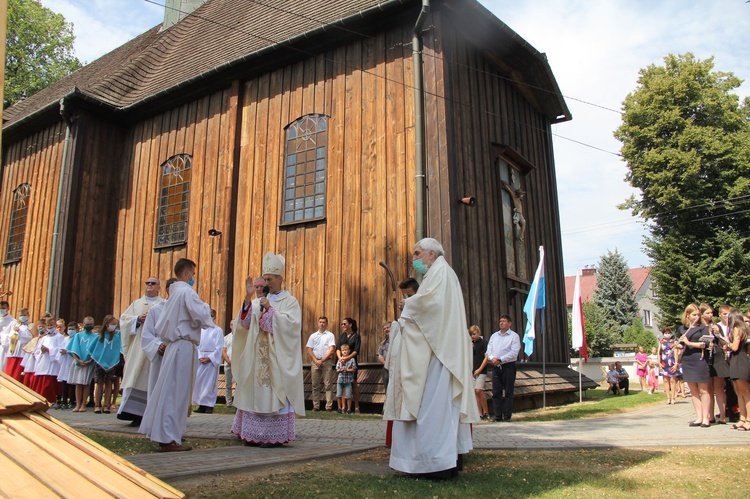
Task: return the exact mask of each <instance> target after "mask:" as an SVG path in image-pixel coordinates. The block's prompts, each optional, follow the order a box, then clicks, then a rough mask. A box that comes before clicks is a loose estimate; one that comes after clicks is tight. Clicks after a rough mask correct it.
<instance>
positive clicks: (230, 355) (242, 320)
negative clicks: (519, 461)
mask: <svg viewBox="0 0 750 499" xmlns="http://www.w3.org/2000/svg"><path fill="white" fill-rule="evenodd" d="M412 266H413V267H414V270H415V271H416V272H417V273H418V274H420V275H422V276H423V280H422V281H421V283H418V282H417V281H416V280H415V279H406V280H405V281H403V282H401V284H400V285H399V288H400V290H401V292H402V294H403V299H402V300H401V302H400V306H399V308H400V310H401V315H400V317H399V318H398V319H397V320H396V321H394V322H391V323H385V324H383V326H382V327H383V333H384V339H383V342H382V343H381V344H380V345H379V347H378V352H377V358H378V360H379V361H380V362H381V363H382V364H383V367H384V371H383V372H384V380H385V382H386V385H387V391H386V402H385V406H384V418H385V419H386V420H387V421H388V428H389V432H388V436H387V439H388V441H389V442H392V443H393V445H392V449H391V450H392V453H391V460H390V464H391V467H392V468H394V469H396V470H398V471H402V472H404V473H407V474H420V475H422V474H435V476H455V475H456V474H457V473H458V471H459V470H460V469H461V467H462V459H461V456H462V455H463V454H465V453H467V452H469V451H470V450H471V449H472V448H473V444H472V436H471V429H470V426H469V425H470V423H476V422H478V421H480V413H481V418H482V419H488V418H489V416H488V408H487V401H486V399H484V397H479V394H480V392H481V391H482V390H483V384H484V380H485V378H486V374H485V373H484V371H485V370H486V369H487V368H491V369H492V379H493V394H494V396H493V408H494V413H495V414H496V420H498V421H510V419H511V415H512V399H513V385H514V381H515V361H516V358H517V356H518V352H519V349H520V340H519V337H518V335H517V334H516V333H515V332H513V331H511V330H510V327H511V319H510V317H508V316H505V315H504V316H502V317H501V318H500V322H499V324H500V330H499V331H497V332H496V333H495V334H494V335H492V337H491V338H490V341H489V342H488V343H487V344H486V345H485V344H484V343H483V340H482V342H481V343H479V344H481V345H482V346H481V347H480V349H479V350H480V353H481V355H479V356H477V343H476V342H477V338H479V339H481V334H479V335H478V336H477V335H476V334H475V333H472V337H471V338H470V337H469V336H467V335H466V334H456V331H461V330H463V331H466V330H467V329H468V328H467V323H466V316H465V308H464V304H463V294H462V292H461V287H460V284H459V282H458V278H457V276H456V274H455V272H454V271H453V270H452V269H451V267H450V266H449V265H448V263H447V262H446V261H445V258H444V250H443V248H442V246H441V245H440V243H439V242H438V241H436V240H434V239H431V238H425V239H423V240H421V241H419V242H418V243H417V245H415V247H414V251H413V254H412ZM285 267H286V262H285V261H284V258H283V257H282V256H281V255H276V254H273V253H272V252H268V253H266V254H265V255H264V257H263V262H262V272H261V275H262V277H260V278H258V279H253V278H252V277H248V278H247V279H246V281H245V291H246V293H245V297H244V300H243V301H242V303H241V304H238V305H239V306H238V308H239V311H238V313H237V315H236V316H235V318H234V320H233V321H232V322H231V330H230V331H229V332H228V334H227V335H226V336H225V335H224V334H223V332H222V330H221V329H220V328H219V327H218V326H216V324H215V323H214V318H215V316H216V312H215V311H213V310H211V309H210V307H209V305H208V304H206V303H204V302H203V301H202V300H201V299H200V297H199V296H198V294H197V293H196V291H195V290H194V289H193V284H194V282H195V276H196V273H197V265H196V263H195V262H192V261H191V260H188V259H185V258H181V259H179V260H178V261H177V262H176V263H175V266H174V269H173V274H174V275H173V277H172V278H170V280H169V281H167V283H166V294H167V297H166V298H163V297H162V296H160V291H161V283H160V281H159V279H157V278H156V277H154V276H150V277H148V278H147V279H146V281H145V291H144V294H143V296H141V297H140V298H138V299H136V300H135V301H134V302H133V303H132V304H131V305H130V306H129V307H128V308H127V309H126V310H125V311H124V312H123V313H122V314H121V315H120V317H119V318H118V317H115V316H114V315H107V316H106V317H104V319H103V320H102V321H101V322H100V323H99V324H97V323H96V321H95V319H94V318H93V317H85V318H84V319H83V320H82V321H81V322H80V323H78V322H71V323H66V322H65V321H64V320H63V319H60V318H54V317H52V316H50V315H49V314H47V315H45V316H43V317H42V318H41V319H40V321H39V322H38V323H37V324H36V325H33V324H31V323H30V318H29V311H28V310H27V309H25V308H22V309H20V310H19V311H18V317H17V318H14V317H13V316H12V315H11V314H10V311H9V308H10V307H9V304H8V303H7V302H0V334H1V335H2V336H1V337H0V345H1V346H2V347H3V348H2V349H0V353H2V363H3V365H2V367H3V369H4V370H5V372H6V373H8V374H9V375H11V376H12V377H14V378H15V379H17V380H19V381H21V382H22V383H24V384H26V385H27V386H29V387H30V388H32V389H34V390H36V391H37V392H38V393H39V394H41V395H42V396H44V397H45V398H46V399H47V400H48V401H49V402H50V404H52V407H54V408H59V409H70V410H72V411H73V412H85V411H87V406H88V404H87V401H89V400H90V399H91V398H93V408H94V412H95V413H97V414H111V413H112V412H113V411H117V417H118V418H119V419H122V420H126V421H130V424H131V425H132V426H137V427H138V428H139V429H138V431H139V432H140V433H142V434H145V435H146V436H147V437H148V438H149V439H150V440H152V441H153V442H155V443H156V444H158V448H157V450H159V451H161V452H172V451H185V450H190V447H189V446H186V445H183V442H182V436H183V434H184V432H185V430H186V418H187V417H188V416H189V414H190V412H191V411H192V409H193V407H194V406H197V409H196V412H202V413H211V412H212V411H213V408H214V406H215V403H216V399H217V396H218V387H217V377H218V374H219V366H220V364H223V365H224V369H225V375H226V392H225V398H226V404H227V405H228V406H234V407H235V408H236V412H235V416H234V421H233V424H232V426H231V428H230V429H229V431H231V433H233V434H235V435H236V436H237V437H239V438H240V439H241V440H242V441H243V442H244V443H245V444H246V445H248V446H258V447H262V448H267V447H276V446H280V445H284V444H286V443H288V442H291V441H293V440H295V438H296V433H295V418H296V416H301V415H304V414H305V403H304V390H303V382H302V354H301V352H303V349H302V341H301V340H302V331H301V327H302V326H301V321H302V314H301V309H300V306H299V303H298V301H297V300H296V298H294V297H293V296H292V295H291V294H290V293H289V292H288V291H287V290H286V289H285V286H284V274H285ZM340 327H341V333H340V335H339V337H338V339H336V338H335V336H334V335H333V333H331V332H330V331H329V330H328V319H327V318H326V317H324V316H321V317H320V318H319V319H318V329H317V331H315V332H314V333H313V334H312V335H311V336H310V338H309V340H308V342H307V344H306V346H305V350H304V351H305V354H306V356H307V357H308V358H309V360H310V362H311V374H312V376H311V378H312V385H313V393H312V408H313V411H320V410H325V411H333V410H334V404H333V401H334V387H335V398H336V401H337V403H336V407H335V409H336V410H338V411H339V412H341V413H346V414H353V413H359V410H360V408H359V386H358V383H357V370H358V365H357V359H358V356H359V354H360V353H361V348H362V341H361V337H360V334H359V332H358V326H357V321H356V320H355V319H353V318H351V317H346V318H344V319H343V320H342V321H341V324H340ZM476 330H477V331H478V328H476ZM472 340H473V341H474V342H475V344H474V358H475V359H481V360H480V364H481V365H480V366H474V369H472ZM490 366H491V367H490ZM233 385H234V386H235V389H234V390H233V388H232V387H233ZM480 385H481V386H480ZM92 387H93V390H92ZM120 391H122V399H121V401H120V404H119V405H118V404H117V397H118V394H119V393H120ZM324 400H325V402H323V401H324ZM436 435H439V438H435V437H436Z"/></svg>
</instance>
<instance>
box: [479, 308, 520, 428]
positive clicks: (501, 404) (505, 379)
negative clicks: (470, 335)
mask: <svg viewBox="0 0 750 499" xmlns="http://www.w3.org/2000/svg"><path fill="white" fill-rule="evenodd" d="M512 325H513V321H511V319H510V316H509V315H501V316H500V330H499V331H496V332H495V333H494V334H493V335H492V336H491V337H490V342H489V343H488V344H487V360H488V361H489V362H490V363H491V364H492V365H493V366H494V369H493V370H492V410H493V412H494V413H495V421H505V422H510V419H511V417H512V416H513V388H514V386H515V383H516V360H517V359H518V352H520V351H521V339H520V338H519V337H518V334H517V333H516V332H515V331H512V330H511V329H510V327H511V326H512Z"/></svg>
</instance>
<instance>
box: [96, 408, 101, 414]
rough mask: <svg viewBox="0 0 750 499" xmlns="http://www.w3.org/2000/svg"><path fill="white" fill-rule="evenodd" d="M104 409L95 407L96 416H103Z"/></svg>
mask: <svg viewBox="0 0 750 499" xmlns="http://www.w3.org/2000/svg"><path fill="white" fill-rule="evenodd" d="M101 413H102V408H101V407H94V414H101Z"/></svg>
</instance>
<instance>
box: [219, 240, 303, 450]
mask: <svg viewBox="0 0 750 499" xmlns="http://www.w3.org/2000/svg"><path fill="white" fill-rule="evenodd" d="M284 268H285V262H284V258H283V257H282V256H281V255H274V254H273V253H271V252H268V253H266V254H265V256H264V257H263V278H264V279H265V281H266V285H267V287H268V294H267V296H261V297H258V298H256V299H254V300H251V297H252V295H253V293H254V292H255V289H254V288H253V278H252V277H248V278H247V279H246V280H245V287H246V294H245V300H244V302H243V303H242V308H241V310H240V312H239V314H238V315H237V317H236V318H235V330H234V340H233V346H232V375H233V377H234V380H235V382H236V383H237V388H236V391H235V395H234V406H235V407H237V413H236V414H235V417H234V424H233V425H232V433H234V434H235V435H237V436H239V437H240V438H241V439H242V440H243V441H244V442H245V444H246V445H252V446H259V447H264V448H265V447H276V446H280V445H283V444H285V443H287V442H290V441H292V440H294V439H295V426H294V423H295V414H297V415H300V416H304V415H305V399H304V391H303V386H302V311H301V309H300V306H299V302H297V299H296V298H294V297H293V296H292V295H291V294H290V293H289V292H288V291H287V290H286V289H283V285H284Z"/></svg>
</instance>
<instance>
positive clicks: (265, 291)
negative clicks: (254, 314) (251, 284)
mask: <svg viewBox="0 0 750 499" xmlns="http://www.w3.org/2000/svg"><path fill="white" fill-rule="evenodd" d="M270 292H271V289H270V288H269V287H268V286H263V293H261V297H264V296H268V293H270ZM260 311H261V312H265V311H266V307H264V306H263V305H261V306H260Z"/></svg>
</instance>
